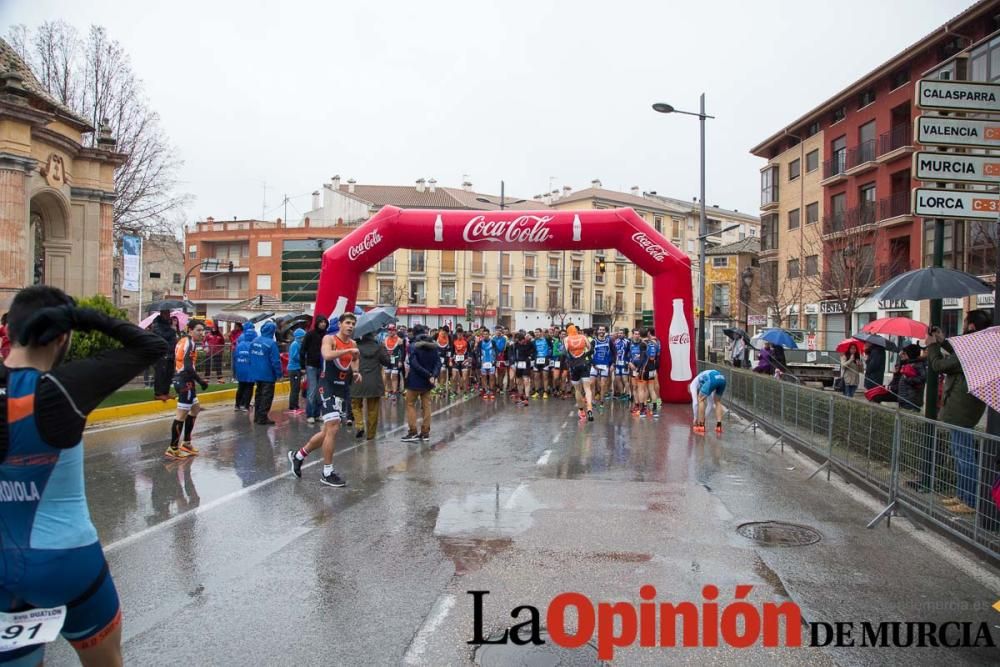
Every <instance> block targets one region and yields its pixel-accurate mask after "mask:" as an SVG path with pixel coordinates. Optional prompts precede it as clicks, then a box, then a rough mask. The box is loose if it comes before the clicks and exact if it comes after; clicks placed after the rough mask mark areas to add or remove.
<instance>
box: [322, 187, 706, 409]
mask: <svg viewBox="0 0 1000 667" xmlns="http://www.w3.org/2000/svg"><path fill="white" fill-rule="evenodd" d="M400 248H407V249H413V250H497V251H499V250H504V251H508V250H537V251H549V250H571V251H572V250H602V249H616V250H619V251H621V252H622V254H624V255H625V256H626V257H627V258H628V259H630V260H631V261H632V262H633V263H634V264H635V265H636V266H638V267H639V268H640V269H642V270H643V271H645V272H646V273H648V274H649V275H650V276H651V277H652V280H653V321H654V324H655V326H656V331H657V334H658V337H659V338H660V340H661V341H662V342H663V354H661V355H660V358H661V362H660V368H659V369H658V372H657V377H658V378H659V380H660V394H661V396H662V398H663V400H664V401H668V402H672V403H688V402H690V400H691V394H690V393H689V389H688V385H689V384H690V382H691V379H692V377H693V370H694V346H693V345H692V344H691V331H692V324H693V323H692V318H693V311H694V309H693V307H692V301H691V261H690V260H689V259H688V258H687V256H686V255H685V254H684V253H682V252H681V251H680V250H678V249H677V248H676V247H674V246H673V245H672V244H671V243H670V242H669V241H667V239H666V238H664V237H663V236H662V235H661V234H660V233H658V232H657V231H656V230H655V229H653V228H652V227H650V225H649V224H648V223H647V222H646V221H645V220H643V219H642V218H640V217H639V216H638V215H636V213H635V211H633V210H632V209H630V208H616V209H601V210H583V211H521V210H514V211H512V210H506V211H477V210H432V209H400V208H396V207H394V206H386V207H385V208H383V209H382V210H381V211H379V212H378V213H377V214H375V215H374V216H373V217H372V218H371V219H370V220H369V221H368V222H366V223H365V224H363V225H361V226H360V227H358V228H357V229H356V230H354V231H353V232H351V233H350V234H348V235H347V236H345V237H344V238H343V239H341V240H340V241H339V242H337V243H336V244H334V245H333V246H331V247H330V248H329V249H327V250H326V252H325V253H324V254H323V265H322V269H321V272H320V278H319V291H318V294H317V295H316V310H315V312H316V313H325V314H329V315H330V316H331V317H337V316H339V315H340V314H341V313H343V312H345V311H347V310H349V309H353V308H354V301H355V299H356V297H357V293H358V284H359V281H360V278H361V275H362V274H363V273H364V272H365V271H366V270H368V269H369V268H371V267H372V266H373V265H374V264H376V263H378V262H379V261H380V260H382V259H383V258H385V257H387V256H389V255H390V254H392V253H393V252H395V251H396V250H398V249H400Z"/></svg>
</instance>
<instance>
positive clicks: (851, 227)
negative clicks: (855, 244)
mask: <svg viewBox="0 0 1000 667" xmlns="http://www.w3.org/2000/svg"><path fill="white" fill-rule="evenodd" d="M877 221H878V206H876V205H875V202H869V203H865V204H862V205H861V206H855V207H854V208H849V209H847V210H846V211H844V212H842V213H831V214H830V215H828V216H826V217H824V218H823V237H824V238H827V237H832V236H835V235H838V234H845V233H851V232H854V231H858V230H860V229H862V228H864V227H868V226H869V225H874V224H875V223H876V222H877Z"/></svg>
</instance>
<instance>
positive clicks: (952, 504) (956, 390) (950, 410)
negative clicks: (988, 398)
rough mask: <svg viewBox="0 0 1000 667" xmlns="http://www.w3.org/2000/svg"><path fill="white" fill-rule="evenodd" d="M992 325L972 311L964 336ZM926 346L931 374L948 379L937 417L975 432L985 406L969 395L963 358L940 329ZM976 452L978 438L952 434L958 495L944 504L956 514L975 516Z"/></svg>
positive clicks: (959, 432) (979, 312)
mask: <svg viewBox="0 0 1000 667" xmlns="http://www.w3.org/2000/svg"><path fill="white" fill-rule="evenodd" d="M990 324H991V322H990V316H989V314H988V313H987V312H986V311H984V310H970V311H969V313H968V315H966V316H965V328H964V332H963V333H966V334H968V333H973V332H976V331H982V330H984V329H988V328H989V326H990ZM959 338H961V336H960V337H959ZM952 340H956V339H952ZM926 343H927V359H928V363H929V365H930V368H931V370H933V371H934V372H936V373H940V374H942V375H944V376H945V381H944V394H943V396H942V402H941V412H940V413H939V415H938V416H939V418H940V420H941V421H943V422H945V423H947V424H951V425H952V426H959V427H961V428H964V429H973V428H975V427H976V424H978V423H979V420H980V419H982V417H983V413H984V412H985V411H986V405H985V404H984V403H983V401H982V400H980V399H979V398H977V397H976V396H975V395H974V394H972V393H971V392H970V391H969V382H968V380H967V378H966V371H965V369H964V368H963V365H962V361H961V358H960V357H959V356H958V355H956V354H954V351H955V350H954V346H953V344H952V343H951V342H950V341H947V340H945V338H944V333H943V332H942V331H941V329H939V328H938V327H932V328H931V331H930V333H929V334H928V335H927V339H926ZM959 346H960V347H962V344H961V343H959ZM993 361H994V362H995V360H993ZM931 400H934V397H931ZM976 449H977V448H976V443H975V438H974V437H973V436H972V434H971V433H969V432H967V431H962V430H958V429H954V430H952V431H951V455H952V458H954V460H955V472H956V474H957V477H958V479H957V484H956V495H955V496H954V497H951V498H946V499H945V500H944V501H943V502H944V503H945V506H946V507H947V508H948V509H949V510H950V511H952V512H954V513H956V514H972V513H974V512H975V509H974V508H975V506H976V495H977V488H976V487H977V480H978V475H977V472H978V471H977V470H976V462H977V459H978V452H977V451H976Z"/></svg>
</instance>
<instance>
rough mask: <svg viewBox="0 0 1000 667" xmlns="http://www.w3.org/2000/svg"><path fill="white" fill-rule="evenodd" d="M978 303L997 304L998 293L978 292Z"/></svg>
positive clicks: (984, 304)
mask: <svg viewBox="0 0 1000 667" xmlns="http://www.w3.org/2000/svg"><path fill="white" fill-rule="evenodd" d="M976 305H977V306H993V305H996V295H995V294H977V295H976Z"/></svg>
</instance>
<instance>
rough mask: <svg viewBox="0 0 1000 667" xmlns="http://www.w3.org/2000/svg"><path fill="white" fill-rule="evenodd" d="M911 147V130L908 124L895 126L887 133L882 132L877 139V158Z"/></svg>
mask: <svg viewBox="0 0 1000 667" xmlns="http://www.w3.org/2000/svg"><path fill="white" fill-rule="evenodd" d="M912 145H913V128H912V126H911V125H910V124H909V123H902V124H900V125H895V126H893V128H892V129H891V130H889V131H888V132H883V133H882V134H881V135H880V136H879V138H878V154H879V157H881V156H883V155H885V154H886V153H891V152H892V151H894V150H897V149H900V148H903V147H904V146H912Z"/></svg>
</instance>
